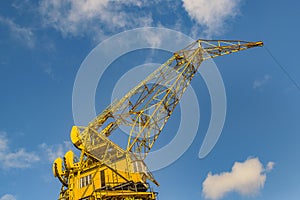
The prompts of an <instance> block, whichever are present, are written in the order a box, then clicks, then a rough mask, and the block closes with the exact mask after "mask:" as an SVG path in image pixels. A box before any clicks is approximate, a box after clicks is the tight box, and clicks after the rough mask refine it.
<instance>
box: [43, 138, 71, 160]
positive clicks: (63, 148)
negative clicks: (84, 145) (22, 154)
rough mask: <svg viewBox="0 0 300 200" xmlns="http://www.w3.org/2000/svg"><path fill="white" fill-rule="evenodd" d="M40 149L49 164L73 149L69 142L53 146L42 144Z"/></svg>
mask: <svg viewBox="0 0 300 200" xmlns="http://www.w3.org/2000/svg"><path fill="white" fill-rule="evenodd" d="M40 148H41V149H42V150H43V151H44V152H45V153H46V156H47V160H48V161H50V162H53V161H54V160H55V159H56V158H58V157H63V156H64V155H65V153H66V152H67V151H69V150H70V149H74V147H73V145H72V143H71V142H69V141H65V142H64V143H63V144H55V145H48V144H46V143H42V144H41V145H40Z"/></svg>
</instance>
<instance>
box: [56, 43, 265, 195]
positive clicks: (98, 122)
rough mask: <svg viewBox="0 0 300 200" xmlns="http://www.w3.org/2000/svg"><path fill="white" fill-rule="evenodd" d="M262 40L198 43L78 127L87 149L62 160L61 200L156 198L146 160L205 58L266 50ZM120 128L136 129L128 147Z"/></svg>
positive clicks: (75, 139) (75, 131) (77, 141)
mask: <svg viewBox="0 0 300 200" xmlns="http://www.w3.org/2000/svg"><path fill="white" fill-rule="evenodd" d="M262 45H263V43H262V42H260V41H259V42H245V41H239V40H197V41H195V42H194V43H192V44H190V45H188V46H187V47H186V48H184V49H182V50H180V51H177V52H175V53H174V55H173V56H172V57H171V58H170V59H169V60H168V61H167V62H166V63H164V64H163V65H161V66H160V67H159V68H158V69H157V70H155V71H154V72H153V73H152V74H150V75H149V76H148V77H147V78H146V79H144V80H143V81H142V82H140V83H139V84H138V85H137V86H136V87H134V88H133V89H132V90H131V91H129V92H128V93H127V94H126V95H125V96H124V97H123V98H121V99H119V100H115V101H114V102H113V103H112V104H111V105H109V106H108V107H107V108H106V109H105V110H104V111H103V112H102V113H100V114H99V115H98V116H97V117H96V118H95V119H94V120H93V121H92V122H90V123H89V124H88V126H87V127H77V126H74V127H73V128H72V130H71V134H70V137H71V141H72V143H73V144H74V146H75V147H76V148H78V149H79V150H80V151H81V155H80V158H79V159H76V156H75V155H74V153H73V152H72V151H69V152H67V153H66V154H65V156H64V160H62V159H61V158H58V159H56V160H55V161H54V164H53V173H54V176H55V177H58V179H59V180H60V181H61V183H62V185H63V186H62V188H61V192H60V198H59V199H60V200H71V199H72V200H79V199H81V200H83V199H116V200H117V199H145V200H146V199H149V200H154V199H156V193H155V192H152V191H151V190H150V191H149V186H148V184H147V180H150V181H152V182H153V183H155V184H156V185H158V183H157V182H156V180H155V179H154V177H153V175H152V174H151V172H150V171H149V170H148V169H147V166H146V165H145V163H144V161H143V160H144V159H145V157H146V156H147V154H148V152H149V151H150V149H151V148H152V147H153V145H154V143H155V141H156V140H157V138H158V136H159V135H160V133H161V131H162V129H163V127H164V126H165V124H166V122H167V121H168V119H169V117H170V116H171V114H172V112H173V110H174V109H175V107H176V105H177V104H178V103H179V101H180V99H181V97H182V95H183V93H184V91H185V90H186V88H187V86H188V85H189V84H190V81H191V80H192V79H193V77H194V75H195V73H196V72H197V70H198V68H199V67H200V65H201V63H202V62H203V61H204V60H207V59H210V58H215V57H217V56H223V55H227V54H231V53H234V52H238V51H241V50H246V49H249V48H252V47H257V46H262ZM120 125H123V126H127V127H129V128H130V132H129V137H128V142H127V147H125V148H124V147H123V148H122V147H120V146H119V145H117V144H116V143H115V142H113V141H112V140H111V139H110V135H111V134H112V133H113V132H114V130H115V129H117V128H118V127H119V126H120Z"/></svg>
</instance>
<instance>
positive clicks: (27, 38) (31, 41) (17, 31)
mask: <svg viewBox="0 0 300 200" xmlns="http://www.w3.org/2000/svg"><path fill="white" fill-rule="evenodd" d="M0 24H4V25H5V26H7V27H8V29H9V31H10V34H11V36H12V37H13V38H15V39H16V40H17V41H19V42H21V43H23V44H25V45H26V46H28V47H29V48H33V47H34V45H35V36H34V33H33V32H32V30H31V29H30V28H25V27H21V26H20V25H18V24H16V23H15V22H14V21H13V20H11V19H9V18H4V17H2V16H0Z"/></svg>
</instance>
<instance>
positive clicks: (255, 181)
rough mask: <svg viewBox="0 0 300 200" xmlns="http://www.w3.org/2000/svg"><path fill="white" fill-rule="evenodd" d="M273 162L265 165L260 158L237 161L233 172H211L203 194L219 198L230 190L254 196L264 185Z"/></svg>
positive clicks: (204, 183)
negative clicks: (213, 173)
mask: <svg viewBox="0 0 300 200" xmlns="http://www.w3.org/2000/svg"><path fill="white" fill-rule="evenodd" d="M273 166H274V163H273V162H269V163H268V164H267V167H266V169H265V168H264V167H263V165H262V164H261V162H260V161H259V159H258V158H250V159H247V160H246V161H245V162H235V163H234V165H233V167H232V170H231V172H223V173H221V174H215V175H212V174H211V173H209V174H208V175H207V177H206V179H205V180H204V182H203V191H202V192H203V194H204V197H205V198H206V199H212V200H217V199H221V198H223V197H224V196H225V195H226V194H227V193H229V192H233V191H234V192H238V193H239V194H240V195H243V196H254V195H256V194H258V193H259V191H260V190H261V189H262V188H263V187H264V184H265V181H266V172H269V171H271V170H272V168H273Z"/></svg>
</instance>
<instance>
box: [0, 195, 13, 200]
mask: <svg viewBox="0 0 300 200" xmlns="http://www.w3.org/2000/svg"><path fill="white" fill-rule="evenodd" d="M0 200H17V198H16V197H15V196H14V195H12V194H5V195H3V196H2V197H0Z"/></svg>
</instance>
